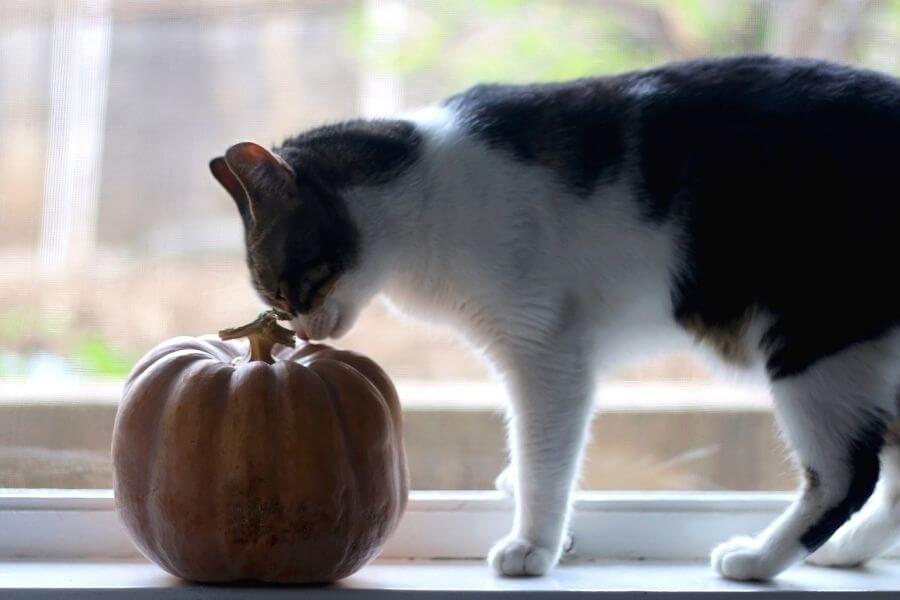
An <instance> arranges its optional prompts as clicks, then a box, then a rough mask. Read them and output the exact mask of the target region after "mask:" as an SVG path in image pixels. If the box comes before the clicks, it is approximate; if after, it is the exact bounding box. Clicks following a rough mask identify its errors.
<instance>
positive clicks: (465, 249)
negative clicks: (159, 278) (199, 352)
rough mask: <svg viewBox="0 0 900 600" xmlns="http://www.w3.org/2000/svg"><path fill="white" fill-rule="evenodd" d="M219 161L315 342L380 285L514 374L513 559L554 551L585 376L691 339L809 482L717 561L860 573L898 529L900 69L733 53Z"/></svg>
mask: <svg viewBox="0 0 900 600" xmlns="http://www.w3.org/2000/svg"><path fill="white" fill-rule="evenodd" d="M210 166H211V169H212V171H213V173H214V175H215V176H216V178H217V179H218V180H219V181H220V182H221V183H222V184H223V185H224V187H225V188H227V190H228V191H229V192H230V193H231V195H232V196H233V197H234V199H235V201H236V202H237V205H238V208H239V210H240V213H241V216H242V217H243V221H244V225H245V229H246V242H247V258H248V263H249V266H250V270H251V272H252V278H253V282H254V284H255V287H256V288H257V289H258V291H259V293H260V294H261V295H262V297H263V299H264V300H265V301H266V302H267V303H269V304H271V305H272V306H275V307H278V308H281V309H283V310H285V311H288V312H290V313H291V314H293V315H295V318H294V320H293V326H294V327H295V329H296V330H297V332H298V333H299V334H300V335H301V336H303V337H308V338H310V339H323V338H328V337H340V336H341V335H342V334H344V333H345V332H346V331H347V330H348V329H350V327H351V326H352V325H353V323H354V321H355V319H356V317H357V315H358V314H359V311H360V310H361V309H362V308H363V307H364V306H365V305H366V304H367V303H368V302H369V301H370V300H371V299H372V297H373V296H375V295H376V294H377V293H378V292H383V293H384V294H385V296H386V297H387V299H388V300H389V301H390V302H391V303H393V304H394V305H396V306H397V307H398V308H399V309H400V310H401V311H403V312H405V313H410V314H413V315H418V316H419V317H421V318H423V319H428V320H430V321H440V322H444V323H447V324H450V325H451V326H453V327H455V328H456V329H457V330H458V331H460V332H461V333H463V334H464V335H465V336H466V338H467V339H468V340H470V341H473V343H474V344H475V345H476V346H477V347H478V348H480V349H481V350H483V352H484V354H485V355H486V356H487V357H489V359H490V360H491V361H492V363H493V365H494V366H495V367H496V368H497V371H498V372H499V373H501V374H502V376H503V378H504V381H505V382H506V384H507V385H508V388H509V390H510V397H511V399H512V406H511V411H510V425H509V438H510V446H511V450H512V462H511V467H510V468H508V469H507V471H506V472H505V473H504V474H502V475H501V477H500V478H499V480H498V482H499V483H500V485H501V487H505V488H508V489H509V490H510V491H513V492H514V494H515V497H516V514H515V523H514V526H513V530H512V531H511V532H510V534H509V536H508V537H506V538H504V539H502V540H500V541H499V542H497V544H496V545H495V546H494V548H493V550H492V551H491V553H490V557H489V561H490V563H491V565H492V566H493V568H494V569H495V570H496V571H497V572H498V573H501V574H504V575H540V574H543V573H545V572H547V570H548V569H550V568H551V567H552V566H553V565H554V564H556V562H557V560H558V559H559V557H560V553H561V549H562V546H563V540H564V537H565V535H566V529H567V521H568V518H569V506H570V497H571V491H572V489H573V485H574V483H575V480H576V478H577V474H578V469H579V461H580V458H581V455H582V451H583V449H584V445H585V438H586V431H587V427H588V421H589V419H590V416H591V406H592V397H593V391H594V380H595V375H596V373H597V372H598V371H599V372H601V373H602V372H605V371H609V370H610V369H613V368H615V367H617V366H619V365H620V364H621V363H622V362H623V361H627V360H633V359H634V358H636V357H642V356H646V355H647V354H648V353H658V352H662V351H667V350H672V349H678V348H682V347H685V346H694V347H696V348H698V349H701V350H703V349H707V350H711V351H712V352H710V354H714V355H716V356H718V357H719V358H720V359H721V361H723V362H724V363H725V364H727V365H729V366H730V367H731V368H733V369H735V370H736V371H739V372H742V373H746V374H749V375H751V376H756V377H759V378H761V379H763V380H764V381H766V382H767V383H768V385H769V387H770V389H771V392H772V396H773V397H774V403H775V410H776V414H777V415H778V420H779V422H780V425H781V427H782V428H783V430H784V434H785V437H786V438H787V440H788V441H789V442H790V444H791V446H792V447H793V450H794V452H795V454H796V457H797V461H798V463H799V465H800V466H801V467H802V469H803V472H804V474H805V484H804V486H803V489H802V492H801V493H800V495H799V498H798V499H797V501H796V502H795V503H794V504H793V505H792V506H791V507H790V508H789V509H788V510H787V512H785V513H784V515H782V516H781V517H780V518H779V519H778V520H777V521H775V522H774V523H773V524H772V525H771V526H770V527H769V528H768V529H766V530H765V531H764V532H762V533H760V534H759V535H758V536H756V537H755V538H739V539H734V540H731V541H729V542H726V543H724V544H722V545H721V546H719V547H718V548H716V549H715V550H714V551H713V553H712V564H713V567H714V568H715V569H716V570H717V571H718V572H719V573H721V574H722V575H724V576H726V577H730V578H734V579H766V578H770V577H772V576H774V575H775V574H777V573H779V572H780V571H782V570H784V569H785V568H787V567H788V566H790V565H792V564H794V563H797V562H799V561H801V560H803V559H804V558H805V557H807V555H809V554H810V553H811V552H813V551H815V554H813V555H812V560H813V561H814V562H818V563H822V564H831V565H852V564H858V563H860V562H863V561H866V560H868V559H870V558H873V557H874V556H876V555H877V554H879V553H880V552H882V551H883V550H885V549H886V548H887V547H888V546H889V545H890V544H891V543H892V542H893V541H895V540H896V539H897V537H898V533H900V421H898V420H897V419H898V414H900V406H898V403H900V280H898V271H897V270H896V269H897V260H898V258H900V83H898V81H897V80H896V79H892V78H890V77H888V76H885V75H881V74H878V73H874V72H868V71H861V70H856V69H852V68H849V67H843V66H837V65H832V64H827V63H823V62H816V61H811V60H784V59H777V58H770V57H742V58H731V59H723V60H705V61H697V62H688V63H682V64H673V65H669V66H665V67H662V68H658V69H653V70H648V71H641V72H633V73H626V74H623V75H619V76H613V77H602V78H595V79H582V80H578V81H574V82H570V83H553V84H547V85H529V86H510V85H480V86H476V87H474V88H472V89H470V90H468V91H466V92H464V93H462V94H459V95H457V96H453V97H451V98H449V99H448V100H446V101H444V102H442V103H441V104H439V105H437V106H434V107H431V108H428V109H425V110H422V111H419V112H415V113H412V114H409V115H406V116H403V117H400V118H397V119H390V120H368V121H364V120H359V121H350V122H346V123H341V124H338V125H331V126H327V127H322V128H318V129H314V130H312V131H309V132H307V133H304V134H302V135H299V136H297V137H294V138H290V139H287V140H286V141H285V142H284V143H283V144H282V145H281V146H280V147H278V148H275V150H274V152H270V151H268V150H266V149H264V148H262V147H260V146H257V145H255V144H252V143H249V142H245V143H241V144H237V145H235V146H233V147H231V148H229V149H228V151H227V152H226V153H225V156H224V157H220V158H216V159H214V160H213V161H212V162H211V165H210ZM891 273H893V275H891ZM879 458H880V460H879ZM879 474H880V477H879ZM876 482H878V489H877V491H876V492H875V493H874V494H873V490H875V488H876ZM870 496H871V499H870ZM867 500H868V504H867V505H866V508H865V510H863V511H861V512H859V513H858V514H857V515H856V516H855V517H854V519H852V520H850V521H849V523H847V524H846V525H844V524H845V523H846V522H847V521H848V519H849V518H850V516H851V515H853V513H855V512H856V511H857V510H858V509H860V508H861V507H862V506H863V505H864V504H866V502H867ZM842 525H843V527H842ZM836 531H837V534H836V535H834V536H832V534H834V533H835V532H836ZM829 538H831V539H830V541H829ZM826 542H827V543H826Z"/></svg>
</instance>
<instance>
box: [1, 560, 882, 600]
mask: <svg viewBox="0 0 900 600" xmlns="http://www.w3.org/2000/svg"><path fill="white" fill-rule="evenodd" d="M898 590H900V562H895V561H879V562H876V563H875V564H873V565H872V566H870V567H869V568H867V569H865V570H861V571H840V570H829V569H820V568H815V567H810V566H800V567H796V568H794V569H791V570H789V571H787V572H786V573H784V574H783V575H781V576H780V577H779V578H778V579H777V580H776V581H775V582H773V583H765V584H754V583H739V582H733V581H727V580H724V579H721V578H719V577H716V576H715V575H714V574H713V573H712V571H711V570H710V569H709V568H708V567H707V565H706V564H705V563H704V562H635V561H630V562H629V561H602V562H592V563H578V564H571V563H570V564H563V565H561V566H559V567H558V568H556V569H555V570H553V571H552V572H551V573H550V574H548V575H547V576H545V577H538V578H526V579H501V578H498V577H496V576H495V575H493V574H492V572H491V571H490V569H488V568H487V567H486V565H484V564H483V563H482V562H481V561H384V560H379V561H377V562H375V563H373V564H371V565H369V566H367V567H364V568H363V569H362V570H361V571H359V572H358V573H356V574H355V575H352V576H350V577H349V578H347V579H345V580H343V581H341V582H340V583H338V584H336V585H333V586H313V587H291V586H272V587H260V586H215V587H212V586H201V585H192V584H188V583H185V582H182V581H180V580H178V579H176V578H174V577H172V576H170V575H167V574H166V573H164V572H163V571H162V570H161V569H159V568H158V567H156V566H155V565H152V564H149V563H146V562H65V563H59V562H47V561H41V562H31V561H27V562H0V597H2V598H3V599H4V600H8V599H16V600H18V599H20V598H28V599H32V600H33V599H37V598H41V599H44V598H47V599H53V600H56V599H66V598H73V597H78V598H84V597H94V596H96V595H98V594H101V593H102V594H103V597H105V598H108V597H113V598H116V597H121V598H129V599H132V598H134V597H135V596H138V597H145V598H166V599H174V598H191V599H198V598H200V599H202V598H214V599H217V600H218V599H219V598H267V597H272V598H304V599H305V598H329V599H331V600H336V599H344V598H351V599H355V598H361V597H362V598H366V599H367V600H381V599H391V598H412V597H414V598H423V597H424V598H429V599H435V600H436V599H437V598H441V599H448V600H450V599H453V600H457V599H465V600H471V599H476V598H490V599H494V598H498V597H504V598H505V597H514V598H523V599H524V598H528V599H534V598H546V599H550V598H581V597H590V598H598V597H601V598H623V599H631V598H641V599H646V598H655V597H660V598H663V597H664V598H665V599H666V600H682V599H696V598H703V599H704V600H714V599H719V598H727V597H732V596H737V595H741V597H744V598H746V594H748V593H750V594H754V593H757V594H762V595H765V597H766V598H771V597H779V598H790V599H791V600H806V599H808V598H814V597H815V596H816V594H819V593H821V592H828V593H829V595H828V598H842V599H843V598H873V597H874V598H896V597H897V594H898Z"/></svg>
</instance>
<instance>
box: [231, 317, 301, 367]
mask: <svg viewBox="0 0 900 600" xmlns="http://www.w3.org/2000/svg"><path fill="white" fill-rule="evenodd" d="M286 318H288V315H285V314H284V313H281V312H278V311H277V310H267V311H266V312H263V313H259V316H258V317H256V320H255V321H253V322H252V323H247V324H246V325H241V326H240V327H230V328H228V329H223V330H222V331H220V332H219V339H221V340H234V339H238V338H243V337H245V338H248V339H249V340H250V354H249V355H247V357H246V359H245V362H253V361H256V360H261V361H263V362H265V363H268V364H270V365H271V364H273V363H274V362H275V359H274V358H272V347H273V346H274V345H275V344H281V345H282V346H290V347H292V348H293V347H294V344H295V341H294V332H293V331H291V330H290V329H288V328H286V327H282V326H281V325H279V324H278V320H279V319H286Z"/></svg>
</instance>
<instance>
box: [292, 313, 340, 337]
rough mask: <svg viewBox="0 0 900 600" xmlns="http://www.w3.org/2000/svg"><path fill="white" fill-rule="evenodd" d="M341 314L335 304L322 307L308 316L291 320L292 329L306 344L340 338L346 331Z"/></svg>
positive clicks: (300, 316)
mask: <svg viewBox="0 0 900 600" xmlns="http://www.w3.org/2000/svg"><path fill="white" fill-rule="evenodd" d="M341 321H342V319H341V313H340V311H339V310H338V309H337V307H336V306H335V305H334V304H330V305H327V306H323V307H321V308H320V309H319V310H316V311H315V312H313V313H311V314H308V315H299V316H297V317H295V318H294V319H292V320H291V327H292V328H293V329H294V332H295V333H296V334H297V337H299V338H300V339H301V340H303V341H305V342H309V341H320V340H326V339H328V338H338V337H341V336H342V335H344V333H346V331H345V330H344V328H343V327H342V322H341Z"/></svg>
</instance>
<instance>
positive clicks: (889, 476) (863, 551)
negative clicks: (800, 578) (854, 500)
mask: <svg viewBox="0 0 900 600" xmlns="http://www.w3.org/2000/svg"><path fill="white" fill-rule="evenodd" d="M898 541H900V421H894V423H893V425H892V426H891V428H890V429H889V431H888V434H887V436H886V438H885V447H884V450H883V451H882V453H881V477H880V478H879V480H878V485H877V486H876V487H875V492H874V493H873V494H872V497H871V498H870V499H869V501H868V502H867V503H866V505H865V506H864V507H863V509H862V510H860V511H859V512H858V513H856V514H855V515H854V516H853V518H852V519H850V520H849V521H847V523H845V524H844V526H843V527H841V528H840V529H839V530H838V531H837V532H836V533H835V534H834V535H833V536H832V537H831V539H830V540H828V541H827V542H826V543H825V545H824V546H822V547H821V548H819V549H818V550H816V551H815V552H813V553H812V554H811V555H810V556H809V558H807V561H808V562H810V563H812V564H815V565H820V566H826V567H857V566H860V565H862V564H865V563H866V562H868V561H870V560H872V559H874V558H876V557H878V556H879V555H881V554H883V553H885V552H886V551H888V550H889V549H890V548H891V547H892V546H893V545H894V544H896V543H897V542H898Z"/></svg>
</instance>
